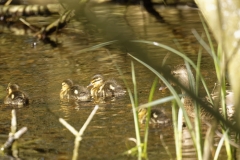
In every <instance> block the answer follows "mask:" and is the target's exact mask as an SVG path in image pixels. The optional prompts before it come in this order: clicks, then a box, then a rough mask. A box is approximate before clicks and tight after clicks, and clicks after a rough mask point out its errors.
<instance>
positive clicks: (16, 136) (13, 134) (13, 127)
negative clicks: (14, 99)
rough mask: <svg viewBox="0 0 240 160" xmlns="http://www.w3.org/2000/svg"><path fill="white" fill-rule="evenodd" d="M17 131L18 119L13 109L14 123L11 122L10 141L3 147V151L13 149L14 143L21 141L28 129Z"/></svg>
mask: <svg viewBox="0 0 240 160" xmlns="http://www.w3.org/2000/svg"><path fill="white" fill-rule="evenodd" d="M16 131H17V117H16V111H15V110H14V109H13V110H12V121H11V132H10V133H9V136H8V140H7V141H6V142H5V143H4V145H3V146H2V147H1V150H2V151H6V150H8V149H11V148H12V146H13V144H14V142H15V141H16V140H17V139H19V138H20V137H21V136H22V135H23V134H24V133H25V132H26V131H27V127H23V128H21V129H20V130H19V131H17V132H16Z"/></svg>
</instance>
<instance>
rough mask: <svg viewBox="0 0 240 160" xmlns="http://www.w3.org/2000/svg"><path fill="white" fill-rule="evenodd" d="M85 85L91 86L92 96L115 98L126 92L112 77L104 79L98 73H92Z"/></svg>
mask: <svg viewBox="0 0 240 160" xmlns="http://www.w3.org/2000/svg"><path fill="white" fill-rule="evenodd" d="M87 87H88V88H91V91H90V92H91V96H92V97H93V98H106V97H111V98H115V97H119V96H123V95H125V93H126V91H125V90H123V88H122V86H120V85H119V84H118V83H117V82H116V81H115V80H114V79H108V80H106V81H105V80H104V78H103V76H102V75H100V74H96V75H94V76H93V77H92V80H91V82H90V84H89V85H88V86H87Z"/></svg>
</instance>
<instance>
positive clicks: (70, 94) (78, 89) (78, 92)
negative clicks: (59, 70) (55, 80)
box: [60, 79, 90, 101]
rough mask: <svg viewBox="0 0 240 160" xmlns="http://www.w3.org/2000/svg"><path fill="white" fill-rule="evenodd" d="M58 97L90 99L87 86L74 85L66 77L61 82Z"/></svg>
mask: <svg viewBox="0 0 240 160" xmlns="http://www.w3.org/2000/svg"><path fill="white" fill-rule="evenodd" d="M60 99H61V100H68V101H69V100H74V101H90V93H89V91H88V89H87V88H85V87H83V86H79V85H74V84H73V81H72V80H71V79H66V80H64V81H63V82H62V89H61V91H60Z"/></svg>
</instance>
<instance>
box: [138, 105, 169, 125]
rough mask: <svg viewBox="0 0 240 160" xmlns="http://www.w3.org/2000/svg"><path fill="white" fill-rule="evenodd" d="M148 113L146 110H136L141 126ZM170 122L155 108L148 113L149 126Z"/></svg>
mask: <svg viewBox="0 0 240 160" xmlns="http://www.w3.org/2000/svg"><path fill="white" fill-rule="evenodd" d="M147 115H148V111H147V108H139V109H138V118H139V122H140V123H141V124H144V123H146V119H147ZM169 122H170V119H169V118H168V117H167V116H166V114H165V113H164V112H163V111H162V110H160V109H156V108H152V109H151V112H150V119H149V124H167V123H169Z"/></svg>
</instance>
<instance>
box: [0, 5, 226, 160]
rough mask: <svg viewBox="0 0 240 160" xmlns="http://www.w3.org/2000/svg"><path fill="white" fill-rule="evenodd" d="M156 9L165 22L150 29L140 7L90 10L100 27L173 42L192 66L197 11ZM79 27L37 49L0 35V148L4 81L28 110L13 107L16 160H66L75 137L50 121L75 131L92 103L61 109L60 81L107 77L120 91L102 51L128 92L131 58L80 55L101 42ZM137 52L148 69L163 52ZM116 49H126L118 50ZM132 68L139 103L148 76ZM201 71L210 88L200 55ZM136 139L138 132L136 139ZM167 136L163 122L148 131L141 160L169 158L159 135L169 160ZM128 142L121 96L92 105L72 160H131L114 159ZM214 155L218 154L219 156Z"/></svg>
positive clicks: (5, 128)
mask: <svg viewBox="0 0 240 160" xmlns="http://www.w3.org/2000/svg"><path fill="white" fill-rule="evenodd" d="M158 10H159V12H160V13H161V14H162V16H163V17H165V19H166V21H167V23H158V22H157V21H156V20H155V19H154V18H153V17H151V16H149V15H148V14H147V13H145V12H144V11H143V10H142V9H141V7H140V6H130V7H129V8H128V10H127V12H126V15H125V16H124V11H125V6H120V5H113V4H111V5H107V6H105V5H104V6H102V5H101V6H96V7H95V8H94V11H95V13H97V15H98V16H99V18H103V19H105V20H107V21H112V20H113V21H114V23H116V24H117V25H120V26H121V25H122V26H125V25H127V26H128V27H129V28H130V29H131V33H132V34H133V35H134V36H135V39H141V40H149V41H156V42H159V43H163V44H165V45H169V46H171V47H174V48H176V49H179V47H178V45H177V44H179V46H181V50H183V51H184V52H185V53H186V55H188V56H189V57H190V58H191V59H193V60H194V61H195V62H196V60H197V53H198V49H199V44H198V42H197V40H196V39H195V38H194V36H193V34H192V29H195V30H197V31H198V32H199V33H200V34H201V33H202V32H203V28H202V24H201V21H200V18H199V15H198V11H197V10H192V9H180V10H179V9H176V8H158ZM106 15H107V16H106ZM113 17H114V18H117V19H114V18H113ZM83 23H87V22H86V20H84V19H83V20H82V21H81V23H80V22H77V21H72V22H71V23H70V24H68V26H67V27H66V28H65V29H63V31H62V32H61V34H60V35H58V36H57V37H55V36H53V38H55V39H56V38H57V41H58V43H59V45H58V46H57V47H53V46H51V45H50V44H46V43H43V42H41V41H37V45H36V46H32V43H33V42H35V39H34V38H32V36H30V35H13V34H12V33H10V32H6V33H5V32H4V33H1V34H0V45H1V49H0V64H1V65H0V100H1V108H0V110H1V117H0V134H1V135H2V136H1V139H0V143H1V144H3V143H4V142H5V141H6V139H7V135H8V133H9V131H10V125H11V109H12V107H9V106H5V105H3V99H4V97H5V95H6V91H5V90H6V87H7V85H8V83H9V82H12V83H17V84H19V85H20V87H21V89H22V90H23V91H25V92H26V93H27V94H28V95H29V97H30V105H29V106H27V107H24V108H17V109H16V111H17V120H18V128H19V129H20V128H21V127H24V126H26V127H28V131H27V132H26V134H24V136H23V137H22V138H21V139H20V140H19V142H20V147H19V157H20V158H21V159H42V160H43V159H62V160H64V159H71V157H72V152H73V147H74V138H75V137H74V136H73V135H72V134H71V133H70V132H69V131H68V130H67V129H66V128H65V127H64V126H63V125H62V124H61V123H60V122H59V120H58V119H59V118H63V119H65V120H66V121H67V122H68V123H69V124H71V125H72V126H73V127H74V128H75V129H76V130H79V129H80V128H81V126H82V125H83V124H84V122H85V120H86V119H87V117H88V115H89V114H90V113H91V111H92V109H93V108H94V106H95V103H94V102H86V103H81V104H80V105H79V106H78V107H76V106H64V105H61V103H60V99H59V92H60V89H61V83H62V81H63V80H65V79H67V78H70V79H72V80H73V81H74V82H76V83H78V84H80V85H83V86H87V85H88V84H89V82H90V80H91V77H92V76H93V75H94V74H102V75H104V76H105V77H107V78H111V77H113V78H115V79H116V80H117V81H118V82H119V83H120V84H121V85H122V86H124V83H123V81H122V79H121V76H120V74H119V72H118V71H117V69H116V67H115V65H114V64H113V61H112V60H111V59H109V58H108V56H109V54H108V51H109V52H110V53H111V54H112V55H114V56H112V57H113V59H114V60H115V61H116V62H117V64H118V66H119V67H120V69H121V71H122V72H123V75H124V77H125V79H126V81H127V82H128V83H129V85H130V87H132V79H131V60H132V59H131V57H129V56H128V55H127V53H128V48H124V46H121V47H119V46H117V45H109V46H105V47H102V48H99V49H97V50H93V51H89V52H84V53H81V50H82V49H85V48H87V47H92V46H94V45H97V44H100V43H103V42H107V41H108V40H109V39H104V38H103V37H102V36H101V30H99V29H97V27H95V26H93V25H89V24H88V25H86V24H85V26H88V28H86V27H83ZM108 27H109V28H108V30H109V32H110V31H111V32H113V31H114V30H115V28H111V26H108ZM125 31H126V32H125ZM116 32H117V31H116ZM128 32H129V31H128V30H124V31H123V33H121V34H123V35H124V34H128ZM128 36H129V35H128ZM141 46H142V47H144V49H145V50H146V51H147V53H146V55H147V56H148V57H150V58H151V59H152V62H154V63H156V64H161V63H162V60H163V58H164V57H165V55H166V54H167V53H169V52H168V51H166V50H165V49H162V48H159V47H156V46H152V45H146V44H144V45H141ZM120 48H121V49H120ZM122 48H124V49H125V50H126V51H125V52H124V51H123V50H124V49H122ZM167 63H168V64H171V65H176V64H181V63H183V60H182V59H181V58H179V57H177V56H175V55H173V54H171V55H170V58H169V59H168V60H167ZM134 64H135V71H136V79H137V85H138V93H139V103H146V102H147V101H148V95H149V91H150V88H151V85H152V83H153V80H154V78H155V75H154V74H152V73H151V72H150V71H149V70H148V69H146V68H145V67H143V66H142V65H140V64H139V63H137V62H134ZM201 71H202V74H203V76H204V77H206V81H207V84H209V88H210V89H211V88H213V84H214V83H215V81H216V76H215V72H214V69H213V62H212V59H211V57H210V56H209V55H208V54H207V53H205V52H204V53H203V57H202V70H201ZM158 87H159V86H158ZM124 88H125V86H124ZM169 94H170V93H169V92H165V93H161V92H159V91H156V93H155V95H154V99H158V98H161V97H166V96H168V95H169ZM170 106H171V104H170V103H167V104H163V105H161V106H158V107H160V108H163V109H164V110H165V111H166V114H167V115H168V116H169V117H170V118H171V107H170ZM141 130H142V131H143V130H144V125H141ZM143 134H144V133H143V132H142V136H143ZM173 135H174V134H173V128H172V125H171V124H167V125H164V126H150V132H149V144H148V156H149V159H170V157H169V154H168V153H167V152H166V150H165V149H164V147H163V144H162V141H161V140H160V137H162V138H161V139H163V140H164V142H165V144H166V146H168V149H169V151H170V153H171V154H172V156H173V157H175V143H174V136H173ZM134 137H135V129H134V121H133V113H132V108H131V104H130V100H129V97H128V95H126V96H124V97H123V98H121V99H117V100H116V101H114V102H106V103H104V104H99V109H98V111H97V113H96V115H95V116H94V117H93V119H92V121H91V123H90V124H89V126H88V127H87V129H86V131H85V133H84V136H83V140H82V141H81V146H80V149H79V159H136V158H135V157H126V156H123V155H121V154H122V153H123V152H125V151H126V150H127V149H129V147H133V146H134V144H133V143H132V142H129V141H128V140H127V139H128V138H134ZM189 148H192V147H191V146H190V147H189ZM185 149H186V154H185V157H186V158H187V157H190V158H193V157H195V158H196V155H195V153H194V152H193V151H192V150H188V146H186V148H185ZM222 154H223V155H224V153H222ZM160 157H161V158H160ZM221 157H223V159H225V157H224V156H221ZM3 158H5V159H8V156H7V155H2V157H1V159H3Z"/></svg>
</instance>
